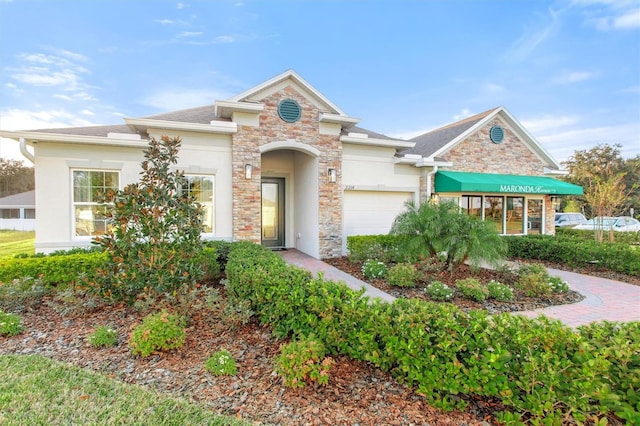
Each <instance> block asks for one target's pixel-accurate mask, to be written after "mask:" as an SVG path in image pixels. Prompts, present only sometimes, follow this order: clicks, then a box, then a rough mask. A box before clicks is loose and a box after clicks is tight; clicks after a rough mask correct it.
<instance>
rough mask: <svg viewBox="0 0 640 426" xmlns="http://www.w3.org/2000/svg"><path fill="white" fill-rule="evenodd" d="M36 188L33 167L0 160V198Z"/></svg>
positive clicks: (19, 162)
mask: <svg viewBox="0 0 640 426" xmlns="http://www.w3.org/2000/svg"><path fill="white" fill-rule="evenodd" d="M35 187H36V185H35V174H34V169H33V167H27V166H25V165H24V163H23V162H22V161H17V160H9V159H6V158H0V197H7V196H9V195H13V194H19V193H21V192H26V191H31V190H33V189H34V188H35Z"/></svg>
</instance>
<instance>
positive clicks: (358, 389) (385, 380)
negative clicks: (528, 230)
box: [0, 258, 640, 426]
mask: <svg viewBox="0 0 640 426" xmlns="http://www.w3.org/2000/svg"><path fill="white" fill-rule="evenodd" d="M327 262H329V263H331V264H333V265H334V266H337V267H338V268H340V269H343V270H345V271H346V272H348V273H351V274H353V275H354V276H357V277H359V278H361V279H362V278H363V277H362V275H361V272H360V265H359V264H354V263H351V262H349V261H348V260H347V259H345V258H341V259H333V260H327ZM548 266H551V267H556V268H557V266H556V265H548ZM557 269H561V268H557ZM576 272H581V271H576ZM585 272H587V271H582V273H585ZM591 272H592V273H593V271H591ZM605 273H606V272H605ZM469 274H472V275H473V276H476V277H478V278H480V279H481V281H483V282H488V281H489V280H491V279H497V280H499V281H502V282H506V281H508V277H505V276H502V275H500V273H498V272H495V271H490V270H485V269H483V270H480V271H471V270H470V269H469V268H467V267H463V268H462V269H460V270H459V271H458V272H457V273H455V274H450V273H448V272H445V273H438V274H437V275H436V276H433V277H431V278H432V279H439V280H440V281H443V282H445V283H448V284H449V285H455V280H456V279H460V278H466V277H468V276H469ZM606 277H607V278H611V279H617V280H619V281H624V280H623V279H620V276H615V274H609V275H606ZM629 281H633V280H632V279H631V280H629ZM629 281H626V282H629ZM638 281H640V280H637V279H636V282H635V284H636V285H638V284H640V283H639V282H638ZM632 283H633V282H632ZM373 284H374V285H375V286H377V287H378V288H380V289H381V290H383V291H387V292H389V293H391V294H394V295H396V296H398V297H420V298H425V297H426V296H425V294H424V290H423V288H420V287H418V288H415V289H397V288H394V287H391V286H389V285H388V284H386V282H384V281H383V280H376V281H374V282H373ZM220 294H221V296H222V297H223V298H224V289H222V288H220ZM581 298H582V297H581V295H579V294H577V293H575V292H570V293H568V294H566V295H559V296H554V297H552V298H548V299H544V300H533V299H530V298H526V297H523V295H521V294H516V299H515V300H514V301H512V302H504V303H502V304H501V303H500V302H491V303H486V302H485V303H484V304H478V303H476V302H472V301H468V300H465V299H461V298H456V299H454V300H453V303H456V304H457V305H459V306H460V307H461V308H463V309H476V308H480V309H487V310H489V311H491V312H504V311H518V310H525V309H527V310H528V309H533V308H535V307H540V306H549V305H552V304H560V303H573V302H576V301H578V300H581ZM223 301H224V300H223ZM61 303H62V302H59V301H54V300H52V298H51V297H50V296H47V297H45V299H44V300H43V302H42V303H40V304H39V305H37V306H35V307H31V308H30V309H28V310H26V311H24V312H22V313H21V316H22V319H23V325H24V328H25V331H24V332H23V333H22V334H20V335H18V336H13V337H3V338H0V354H14V353H15V354H25V355H26V354H39V355H43V356H46V357H50V358H54V359H57V360H60V361H63V362H67V363H70V364H74V365H77V366H80V367H85V368H88V369H91V370H94V371H97V372H100V373H103V374H105V375H108V376H109V377H112V378H114V379H117V380H121V381H123V382H126V383H133V384H137V385H141V386H145V387H148V388H151V389H155V390H158V391H160V392H165V393H169V394H173V395H179V396H183V397H187V398H189V399H192V400H194V401H198V402H200V403H203V404H204V405H206V406H207V407H208V408H209V409H210V410H212V411H214V412H217V413H220V414H225V415H230V416H235V417H238V418H243V419H246V420H249V421H252V422H254V423H256V424H274V425H356V424H357V425H376V426H378V425H486V424H495V423H496V421H495V418H494V417H493V413H494V410H496V407H495V405H492V403H491V402H488V401H483V400H481V399H479V400H469V401H468V403H469V408H467V410H466V411H465V412H459V411H455V412H450V413H447V412H443V411H440V410H437V409H435V408H433V407H431V406H430V405H429V404H428V403H427V402H426V400H425V398H424V397H422V396H420V395H417V394H416V393H414V392H413V391H412V390H411V389H408V388H406V387H405V386H403V385H400V384H398V383H397V382H396V381H395V379H394V378H393V377H392V376H391V375H390V374H388V373H384V372H382V371H380V370H378V369H376V368H374V367H372V366H371V365H370V364H367V363H364V362H358V361H354V360H350V359H348V358H346V357H338V358H336V359H335V361H336V362H335V363H334V364H333V366H332V369H331V371H330V381H329V385H327V386H324V387H316V386H307V387H305V388H303V389H289V388H287V387H285V386H284V385H283V383H282V380H281V378H280V377H278V375H277V374H276V372H275V367H274V365H275V364H274V360H275V358H276V357H277V355H278V353H279V348H280V345H281V344H283V343H286V342H285V341H282V340H278V339H276V338H275V337H273V336H272V335H271V332H270V330H269V329H268V328H267V327H263V326H260V325H259V324H258V323H257V322H256V321H255V320H252V321H250V322H249V323H248V324H246V325H241V324H239V323H237V322H234V321H233V318H231V320H229V318H227V317H225V316H224V315H218V313H216V312H208V311H205V312H202V311H197V312H191V314H192V320H191V323H190V324H189V326H188V329H187V341H186V343H185V345H184V347H182V348H181V349H180V350H177V351H174V352H171V353H165V354H161V355H160V354H157V355H152V356H150V357H148V358H139V357H134V356H132V355H131V352H130V350H129V348H128V345H127V341H128V336H129V333H130V331H131V329H132V328H133V327H134V326H135V325H137V324H139V323H140V321H141V320H142V318H143V317H144V315H145V313H144V312H140V311H138V310H135V309H133V308H131V307H128V306H124V305H119V306H99V307H97V308H96V309H93V310H89V309H76V310H71V312H68V313H64V314H63V313H62V308H63V307H65V306H63V305H61ZM100 325H108V326H111V327H113V328H115V329H116V330H117V331H118V336H119V339H118V343H117V345H116V346H115V347H112V348H107V349H96V348H93V347H92V346H91V345H89V344H88V343H87V340H86V338H87V335H88V334H89V333H91V332H92V331H93V330H94V329H95V328H96V327H97V326H100ZM220 349H227V350H229V351H230V352H231V353H232V355H233V356H234V358H235V360H236V362H237V364H238V374H237V375H236V376H232V377H216V376H213V375H211V374H209V373H207V372H206V371H205V369H204V363H205V361H206V359H207V358H208V357H209V356H210V355H211V354H212V353H213V352H215V351H217V350H220Z"/></svg>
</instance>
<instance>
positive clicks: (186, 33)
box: [176, 31, 204, 38]
mask: <svg viewBox="0 0 640 426" xmlns="http://www.w3.org/2000/svg"><path fill="white" fill-rule="evenodd" d="M203 34H204V33H203V32H202V31H183V32H181V33H180V34H178V35H177V36H176V37H177V38H185V37H200V36H201V35H203Z"/></svg>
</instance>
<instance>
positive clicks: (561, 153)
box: [536, 123, 640, 161]
mask: <svg viewBox="0 0 640 426" xmlns="http://www.w3.org/2000/svg"><path fill="white" fill-rule="evenodd" d="M536 139H537V140H538V141H539V142H540V143H541V144H542V145H543V146H544V147H545V148H546V149H547V151H549V153H551V155H553V156H554V157H555V158H556V159H557V160H558V161H565V160H567V159H568V158H569V157H570V156H571V155H573V154H574V153H575V151H576V150H586V149H591V148H593V147H595V146H597V145H599V144H603V143H606V144H609V145H612V144H617V143H619V144H620V145H622V149H621V155H622V156H623V157H624V158H631V157H634V156H636V155H640V123H626V124H624V123H623V124H621V125H616V126H601V127H584V128H575V127H574V128H570V129H566V130H564V131H558V132H550V133H546V132H542V133H541V134H539V135H536Z"/></svg>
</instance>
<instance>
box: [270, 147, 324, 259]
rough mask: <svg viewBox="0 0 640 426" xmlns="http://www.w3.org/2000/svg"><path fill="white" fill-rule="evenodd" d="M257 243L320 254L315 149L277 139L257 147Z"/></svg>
mask: <svg viewBox="0 0 640 426" xmlns="http://www.w3.org/2000/svg"><path fill="white" fill-rule="evenodd" d="M260 152H261V160H260V164H261V167H260V169H261V203H262V208H261V243H262V244H263V245H264V246H268V247H274V248H278V247H282V248H296V249H298V250H300V251H302V252H304V253H306V254H308V255H310V256H313V257H316V258H318V257H320V246H319V226H318V220H319V219H318V218H319V216H318V202H319V201H318V178H319V172H318V157H319V155H320V151H318V150H317V149H316V148H314V147H312V146H309V145H306V144H303V143H300V142H296V141H279V142H272V143H269V144H266V145H263V146H261V147H260Z"/></svg>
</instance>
